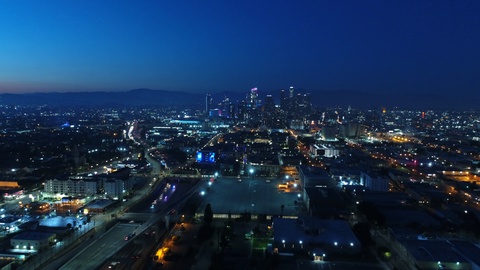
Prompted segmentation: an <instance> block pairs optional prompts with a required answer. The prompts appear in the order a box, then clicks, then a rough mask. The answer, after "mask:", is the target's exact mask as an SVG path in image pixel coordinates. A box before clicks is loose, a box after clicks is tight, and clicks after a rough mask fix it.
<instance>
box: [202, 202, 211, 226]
mask: <svg viewBox="0 0 480 270" xmlns="http://www.w3.org/2000/svg"><path fill="white" fill-rule="evenodd" d="M203 218H204V220H205V224H207V225H210V224H212V221H213V212H212V206H211V205H210V204H207V205H206V206H205V212H204V214H203Z"/></svg>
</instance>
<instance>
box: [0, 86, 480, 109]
mask: <svg viewBox="0 0 480 270" xmlns="http://www.w3.org/2000/svg"><path fill="white" fill-rule="evenodd" d="M297 92H298V93H307V92H308V91H305V90H301V89H299V90H298V91H297ZM310 93H311V100H312V103H313V104H314V105H315V106H319V107H343V108H346V107H347V106H349V105H350V106H351V107H352V108H358V109H375V108H380V107H386V108H398V109H421V110H427V109H461V110H464V109H465V110H466V109H478V108H479V105H478V102H477V100H478V98H475V97H473V96H471V97H465V96H462V97H457V98H452V97H444V96H440V95H427V94H412V93H397V94H380V93H369V92H358V91H318V92H310ZM205 94H206V93H187V92H174V91H166V90H150V89H135V90H130V91H126V92H65V93H61V92H52V93H31V94H1V95H0V104H2V105H57V106H112V105H122V106H123V105H127V106H129V105H130V106H145V105H153V106H155V105H156V106H167V105H185V106H193V105H195V106H198V107H200V108H203V106H204V105H205ZM246 94H247V92H244V93H239V92H221V93H212V98H213V100H214V104H218V103H219V102H221V101H222V100H223V99H224V98H225V97H228V98H229V99H230V101H232V102H233V103H235V104H236V103H237V102H238V101H240V100H243V99H245V98H246ZM267 94H271V95H272V96H273V97H274V100H275V102H276V103H277V104H278V103H279V97H280V91H275V92H273V91H272V92H262V91H259V98H260V99H261V100H263V99H264V98H265V96H266V95H267Z"/></svg>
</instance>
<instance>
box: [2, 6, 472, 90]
mask: <svg viewBox="0 0 480 270" xmlns="http://www.w3.org/2000/svg"><path fill="white" fill-rule="evenodd" d="M290 85H294V86H295V87H296V88H303V89H306V90H308V91H311V92H313V91H321V90H356V91H369V92H390V91H406V92H413V91H416V92H426V93H430V92H431V93H434V92H437V93H455V94H458V93H461V94H473V93H477V92H480V1H478V0H473V1H468V0H459V1H453V0H448V1H447V0H430V1H426V0H425V1H422V0H411V1H406V0H392V1H390V0H375V1H368V0H362V1H358V0H351V1H346V0H343V1H342V0H334V1H332V0H329V1H322V0H315V1H292V0H289V1H277V0H276V1H258V0H256V1H250V0H241V1H180V0H171V1H159V0H152V1H118V0H115V1H106V0H102V1H97V0H95V1H86V0H81V1H80V0H79V1H60V0H58V1H38V0H32V1H10V0H7V1H0V93H6V92H9V93H20V92H51V91H94V90H99V91H117V90H119V91H123V90H130V89H135V88H150V89H162V90H173V91H187V92H218V91H224V90H226V91H242V92H245V91H248V89H250V88H252V87H255V86H256V87H258V88H259V90H260V91H271V90H279V89H287V88H288V87H289V86H290Z"/></svg>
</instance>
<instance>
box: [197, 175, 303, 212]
mask: <svg viewBox="0 0 480 270" xmlns="http://www.w3.org/2000/svg"><path fill="white" fill-rule="evenodd" d="M240 179H241V180H240ZM283 181H284V179H272V178H268V179H267V178H252V177H243V178H236V177H231V178H230V177H218V178H217V179H216V180H215V181H214V183H213V184H212V185H211V186H206V187H205V188H204V189H203V190H204V191H205V195H204V196H205V199H204V200H203V205H205V204H207V203H210V204H211V206H212V210H213V213H214V214H228V213H230V214H242V213H251V214H252V215H261V214H264V215H285V216H295V215H298V214H299V211H301V209H302V207H301V205H302V202H301V200H300V198H299V194H300V189H299V188H290V189H279V188H278V185H279V184H281V183H282V182H283ZM282 205H283V207H282ZM200 209H203V207H200Z"/></svg>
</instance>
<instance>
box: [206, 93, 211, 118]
mask: <svg viewBox="0 0 480 270" xmlns="http://www.w3.org/2000/svg"><path fill="white" fill-rule="evenodd" d="M212 103H213V100H212V95H211V94H210V93H208V94H207V96H206V97H205V112H206V114H207V115H209V114H210V109H212Z"/></svg>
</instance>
